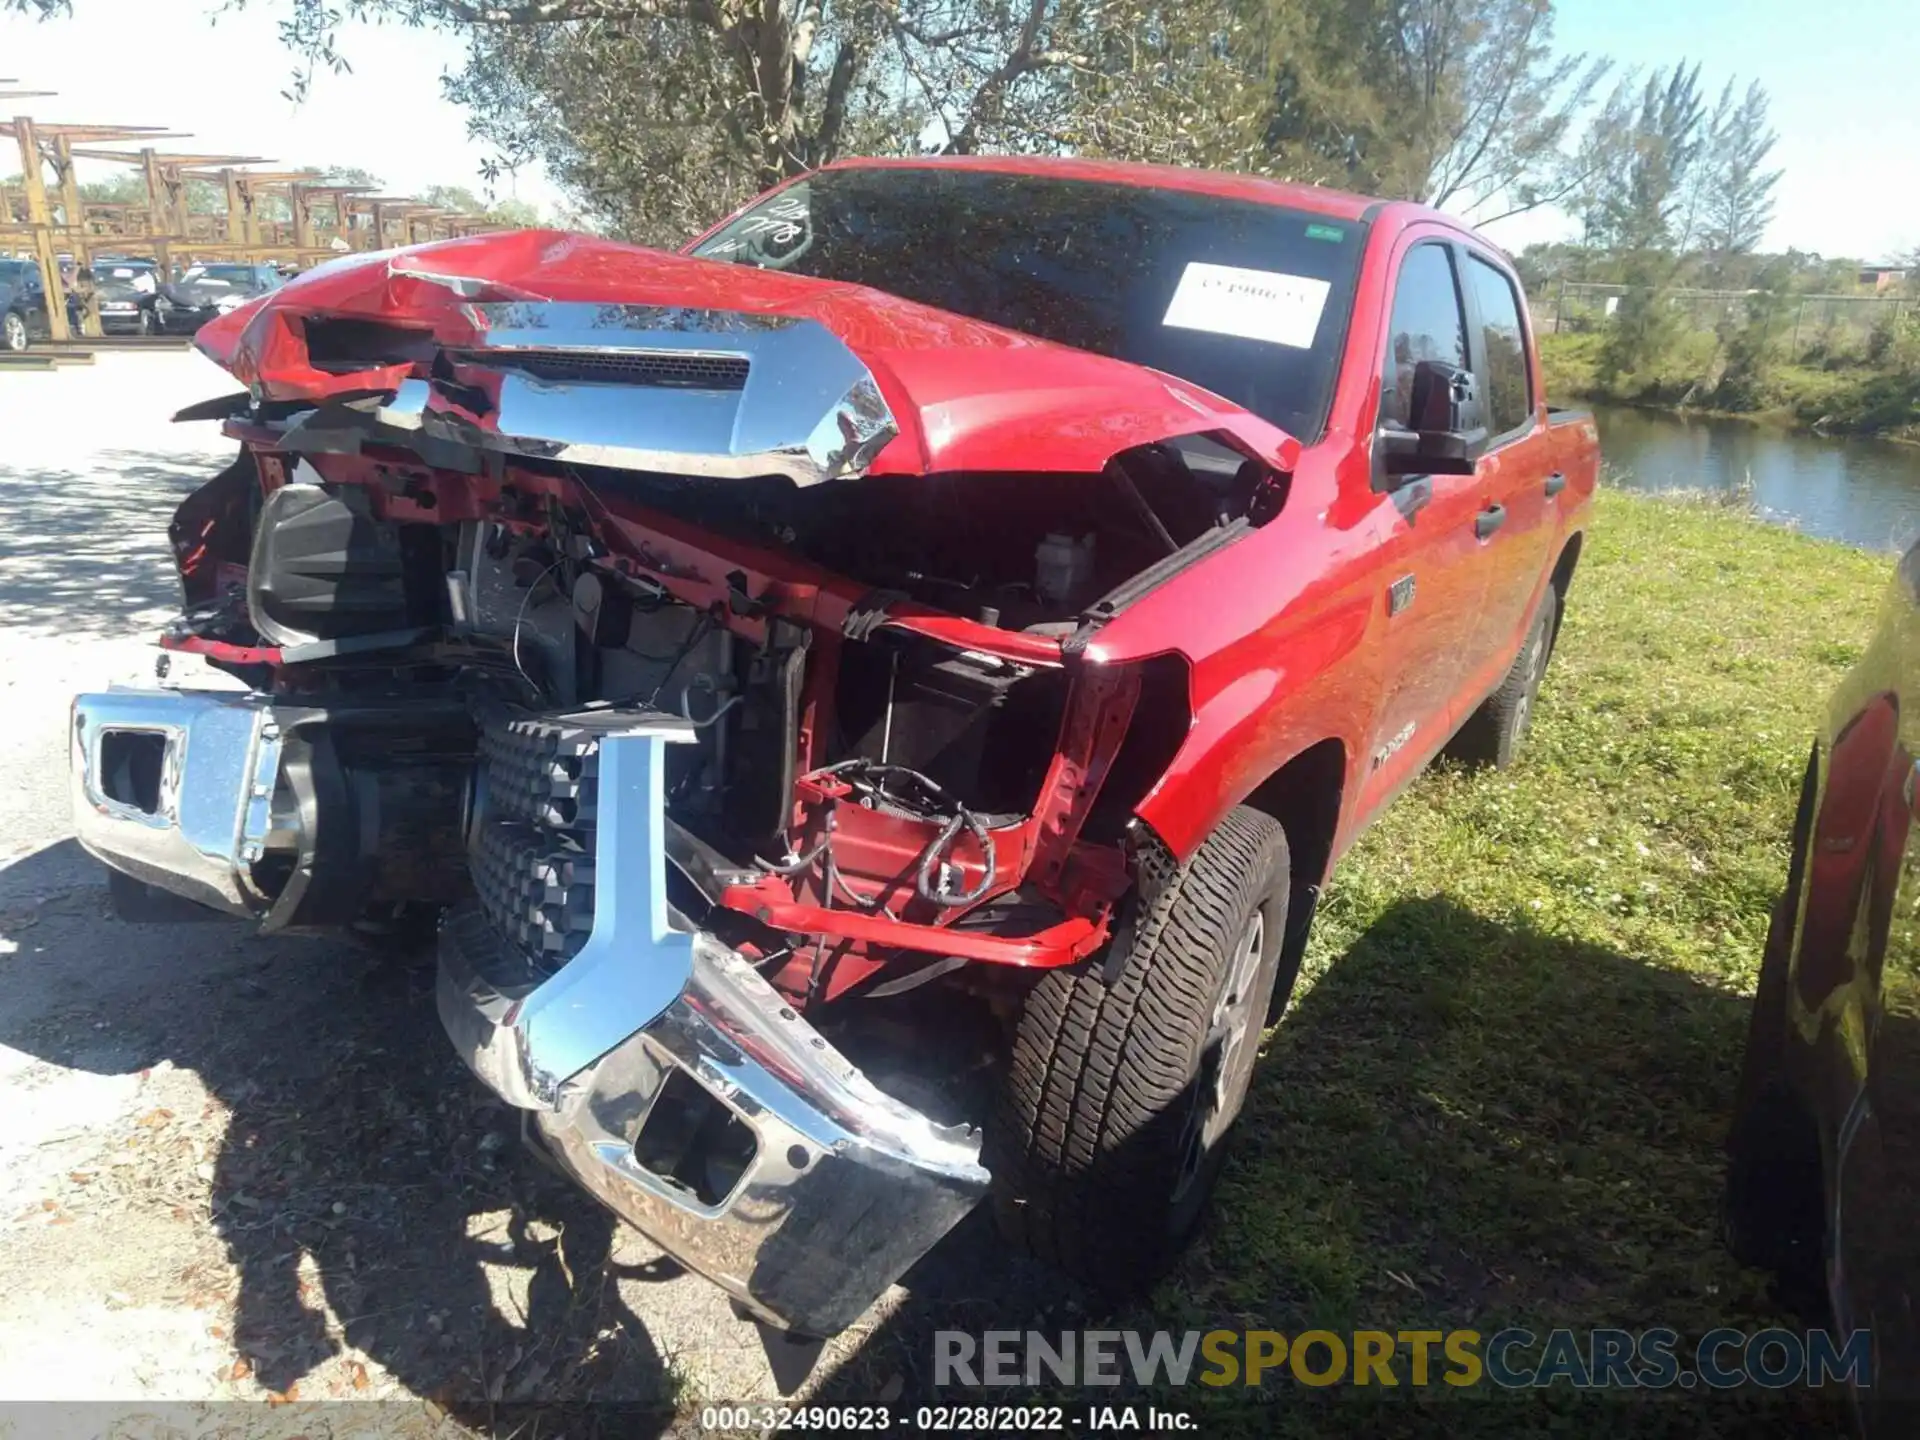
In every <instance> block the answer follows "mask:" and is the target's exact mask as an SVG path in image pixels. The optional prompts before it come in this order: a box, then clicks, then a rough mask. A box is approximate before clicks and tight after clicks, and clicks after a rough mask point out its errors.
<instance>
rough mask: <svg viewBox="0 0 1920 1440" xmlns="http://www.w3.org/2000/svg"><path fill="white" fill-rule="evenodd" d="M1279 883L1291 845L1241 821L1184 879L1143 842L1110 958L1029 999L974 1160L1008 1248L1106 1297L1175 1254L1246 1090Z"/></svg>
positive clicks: (1280, 929)
mask: <svg viewBox="0 0 1920 1440" xmlns="http://www.w3.org/2000/svg"><path fill="white" fill-rule="evenodd" d="M1288 870H1289V866H1288V854H1287V837H1286V832H1285V831H1283V830H1282V829H1281V827H1280V825H1279V823H1278V822H1277V821H1275V820H1273V819H1272V818H1271V817H1270V816H1267V815H1264V814H1262V813H1260V812H1259V811H1257V810H1251V809H1248V808H1246V807H1241V808H1239V809H1236V810H1233V811H1231V812H1230V813H1229V814H1228V815H1227V817H1226V819H1225V820H1223V821H1222V822H1221V823H1220V826H1219V828H1218V829H1216V830H1215V831H1214V832H1213V834H1212V835H1210V836H1209V837H1208V838H1207V840H1206V842H1205V843H1204V844H1203V845H1202V846H1201V847H1200V850H1199V852H1198V853H1197V854H1195V855H1194V857H1193V858H1192V859H1191V860H1189V861H1188V862H1187V863H1186V864H1185V865H1176V864H1175V863H1174V861H1173V858H1172V856H1171V855H1169V854H1168V853H1167V852H1166V851H1165V850H1164V849H1162V848H1160V847H1159V846H1158V845H1157V844H1155V845H1152V846H1150V847H1149V848H1147V849H1145V850H1144V851H1143V852H1142V854H1141V855H1140V858H1139V878H1138V889H1137V892H1136V895H1135V902H1134V907H1133V914H1132V916H1131V918H1130V919H1129V920H1127V921H1126V922H1124V923H1123V924H1122V926H1121V930H1120V933H1119V934H1118V935H1117V936H1116V937H1115V939H1114V941H1113V944H1112V947H1111V950H1110V952H1109V953H1108V954H1106V955H1105V956H1104V957H1102V958H1101V959H1097V960H1094V961H1092V962H1089V963H1087V964H1085V965H1081V966H1077V967H1075V968H1073V969H1071V970H1054V971H1051V972H1049V973H1048V974H1046V975H1045V976H1043V977H1042V978H1041V980H1040V982H1039V983H1038V984H1037V985H1036V986H1035V987H1034V989H1033V990H1032V992H1031V993H1030V994H1029V995H1028V997H1027V1002H1026V1006H1025V1009H1024V1010H1023V1012H1022V1014H1021V1017H1020V1022H1019V1026H1018V1030H1017V1034H1016V1036H1015V1040H1014V1045H1013V1051H1012V1055H1011V1057H1010V1059H1009V1063H1008V1066H1007V1072H1006V1075H1005V1077H1004V1079H1003V1081H1002V1084H1001V1090H1000V1095H999V1101H998V1104H997V1106H996V1108H995V1112H994V1115H993V1119H992V1121H991V1122H990V1123H989V1125H988V1127H987V1132H986V1137H985V1147H984V1153H983V1156H982V1158H983V1160H984V1161H985V1163H986V1165H987V1168H988V1169H989V1170H990V1171H991V1172H992V1174H993V1205H994V1211H995V1215H996V1217H997V1219H998V1220H999V1223H1000V1228H1001V1230H1002V1232H1003V1233H1004V1234H1005V1235H1006V1236H1007V1237H1008V1238H1009V1239H1011V1240H1013V1241H1014V1242H1015V1243H1017V1244H1019V1245H1022V1246H1023V1247H1025V1248H1026V1249H1027V1250H1029V1251H1031V1252H1032V1253H1033V1254H1034V1255H1036V1256H1038V1257H1039V1258H1041V1259H1043V1260H1046V1261H1048V1262H1050V1263H1052V1264H1054V1265H1056V1266H1058V1267H1059V1268H1060V1269H1061V1270H1063V1271H1065V1272H1066V1273H1067V1274H1069V1275H1072V1276H1074V1277H1075V1278H1077V1279H1079V1280H1082V1281H1084V1282H1086V1283H1088V1284H1091V1285H1093V1286H1096V1287H1097V1288H1099V1289H1102V1290H1105V1291H1108V1292H1110V1293H1120V1294H1124V1293H1127V1292H1129V1291H1132V1290H1135V1289H1137V1288H1139V1287H1141V1286H1143V1285H1145V1284H1147V1283H1148V1282H1150V1281H1152V1280H1153V1279H1154V1278H1155V1277H1157V1276H1158V1275H1159V1274H1160V1273H1161V1272H1162V1271H1164V1270H1165V1269H1166V1268H1167V1266H1168V1265H1169V1264H1171V1263H1172V1261H1173V1260H1174V1259H1175V1258H1176V1257H1177V1256H1178V1254H1179V1253H1180V1250H1181V1248H1182V1247H1183V1246H1184V1245H1185V1244H1186V1242H1187V1241H1188V1240H1189V1239H1190V1238H1191V1236H1192V1234H1193V1232H1194V1230H1195V1229H1196V1227H1197V1226H1198V1224H1199V1222H1200V1218H1201V1216H1202V1214H1203V1213H1204V1210H1205V1206H1206V1201H1207V1198H1208V1196H1209V1195H1210V1194H1211V1192H1212V1189H1213V1184H1214V1181H1215V1179H1216V1178H1217V1177H1218V1175H1219V1172H1220V1166H1221V1164H1222V1161H1223V1160H1224V1158H1225V1155H1226V1144H1225V1142H1226V1138H1227V1135H1228V1133H1229V1131H1230V1128H1231V1126H1232V1123H1233V1120H1234V1117H1235V1116H1237V1115H1238V1114H1239V1111H1240V1107H1241V1104H1242V1102H1243V1101H1244V1100H1245V1099H1246V1094H1247V1088H1248V1084H1249V1082H1250V1081H1251V1079H1252V1076H1253V1067H1254V1061H1255V1060H1256V1058H1257V1057H1258V1052H1259V1045H1260V1032H1261V1028H1262V1024H1263V1022H1264V1021H1265V1019H1266V1016H1267V1014H1268V1009H1269V997H1270V996H1272V995H1274V994H1275V990H1276V985H1275V981H1276V970H1277V968H1278V962H1279V959H1280V953H1281V949H1282V945H1283V942H1284V939H1285V935H1286V929H1287V887H1288ZM1292 985H1293V977H1292V976H1288V977H1286V986H1287V989H1288V990H1289V991H1291V989H1292Z"/></svg>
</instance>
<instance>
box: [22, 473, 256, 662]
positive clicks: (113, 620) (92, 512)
mask: <svg viewBox="0 0 1920 1440" xmlns="http://www.w3.org/2000/svg"><path fill="white" fill-rule="evenodd" d="M77 448H80V449H83V450H84V449H85V446H84V444H81V445H79V446H78V447H77ZM85 461H86V464H87V465H88V466H89V467H90V468H86V469H77V468H76V469H64V468H60V467H57V466H51V467H49V466H38V467H36V466H30V465H20V464H8V463H6V462H5V461H4V459H0V488H3V489H4V492H5V495H6V502H7V526H6V533H5V538H4V539H0V626H6V625H17V626H22V627H30V628H33V629H37V630H39V631H41V632H42V633H45V634H54V635H65V636H70V637H74V636H87V635H105V636H117V635H124V634H125V633H126V632H127V630H128V628H129V626H130V625H131V624H133V623H134V622H135V620H136V618H137V617H141V616H143V614H144V613H145V612H149V611H154V610H165V611H168V612H171V611H174V610H177V609H178V608H179V604H180V582H179V580H178V578H177V577H176V576H175V574H174V568H173V557H172V555H171V554H170V553H169V551H168V549H167V544H166V540H165V536H166V532H167V523H168V521H170V520H171V519H172V518H173V511H174V507H175V506H177V505H178V504H179V503H180V502H181V500H183V499H185V498H186V496H187V495H188V494H189V493H191V492H192V491H193V490H195V489H197V488H198V487H199V486H200V485H202V484H204V483H205V482H206V481H207V480H208V479H210V478H211V477H212V476H213V475H214V473H215V472H217V471H218V470H219V468H220V465H221V462H220V461H219V460H218V459H215V458H212V457H211V456H210V455H209V454H207V453H206V452H204V451H193V450H179V451H159V450H104V451H90V452H88V453H87V454H86V456H85Z"/></svg>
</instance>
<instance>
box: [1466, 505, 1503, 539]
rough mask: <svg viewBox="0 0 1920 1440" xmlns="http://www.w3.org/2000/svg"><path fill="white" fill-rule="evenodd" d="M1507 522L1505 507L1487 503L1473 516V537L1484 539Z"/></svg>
mask: <svg viewBox="0 0 1920 1440" xmlns="http://www.w3.org/2000/svg"><path fill="white" fill-rule="evenodd" d="M1506 523H1507V507H1506V506H1504V505H1489V506H1488V507H1487V508H1486V509H1484V510H1482V511H1481V512H1480V513H1479V514H1478V515H1476V516H1474V517H1473V538H1474V539H1476V540H1484V539H1486V538H1487V537H1488V536H1489V535H1491V534H1493V532H1494V531H1496V530H1498V529H1499V528H1500V527H1501V526H1502V525H1504V524H1506Z"/></svg>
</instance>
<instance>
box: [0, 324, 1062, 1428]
mask: <svg viewBox="0 0 1920 1440" xmlns="http://www.w3.org/2000/svg"><path fill="white" fill-rule="evenodd" d="M232 388H233V387H232V383H231V381H230V380H228V378H227V377H226V376H224V375H222V374H221V373H220V372H218V371H217V370H216V369H215V368H214V367H213V366H212V365H211V364H209V363H208V362H206V361H205V360H203V359H201V358H200V357H199V356H197V355H194V354H191V353H186V352H181V353H165V354H154V353H120V354H103V355H102V356H101V357H100V358H99V361H98V364H97V365H96V366H94V367H93V368H90V369H73V370H66V371H60V372H54V373H50V374H25V373H15V374H0V496H3V497H4V499H5V503H6V505H7V525H6V528H5V531H4V538H0V687H4V691H3V693H4V700H0V715H4V716H5V719H6V722H7V723H6V725H5V727H4V730H0V737H3V738H0V1402H5V1401H20V1400H60V1401H99V1400H113V1401H122V1402H129V1401H131V1402H143V1403H145V1402H169V1401H177V1402H192V1403H193V1404H196V1405H200V1406H202V1407H205V1406H207V1404H208V1402H217V1401H222V1400H235V1399H256V1400H258V1399H268V1398H274V1399H280V1400H286V1399H292V1400H294V1401H296V1402H304V1401H311V1400H323V1399H367V1400H372V1399H413V1400H416V1401H417V1402H420V1403H417V1404H415V1405H413V1406H412V1407H411V1412H410V1413H413V1414H414V1415H415V1416H416V1419H417V1422H418V1423H420V1424H423V1425H427V1426H430V1427H435V1428H437V1427H439V1426H440V1425H442V1424H445V1425H448V1426H461V1425H471V1426H480V1427H483V1428H489V1427H490V1428H499V1426H498V1422H499V1421H500V1419H501V1417H502V1416H504V1415H506V1414H508V1413H509V1411H508V1409H506V1408H503V1407H511V1406H514V1405H516V1404H518V1405H523V1406H524V1405H536V1406H550V1405H555V1404H564V1403H568V1402H574V1401H582V1400H594V1401H629V1402H633V1403H634V1404H635V1405H636V1406H638V1407H641V1409H644V1410H648V1411H654V1410H657V1411H658V1412H659V1413H660V1414H661V1415H662V1416H663V1417H664V1416H665V1415H666V1414H667V1413H668V1412H670V1411H673V1410H676V1409H677V1410H679V1411H680V1413H682V1414H685V1413H686V1410H687V1407H688V1406H689V1405H691V1404H694V1403H697V1402H698V1401H700V1400H722V1399H731V1398H742V1399H745V1398H769V1397H772V1396H774V1395H775V1394H776V1393H778V1389H779V1385H778V1383H777V1382H776V1377H775V1375H774V1373H773V1371H772V1370H771V1369H770V1367H769V1363H768V1360H767V1358H766V1356H765V1351H764V1347H763V1344H762V1341H761V1337H760V1336H759V1334H758V1333H757V1332H756V1331H755V1330H754V1329H753V1328H752V1327H750V1326H748V1325H746V1324H743V1323H742V1322H740V1321H738V1320H736V1319H735V1318H734V1316H733V1315H732V1314H731V1312H730V1311H729V1309H728V1307H727V1305H726V1303H725V1302H724V1300H723V1299H722V1297H721V1296H720V1294H719V1292H718V1291H716V1290H714V1289H713V1288H712V1287H710V1286H709V1285H707V1284H706V1283H705V1282H704V1281H702V1280H700V1279H699V1278H697V1277H694V1276H690V1275H686V1274H683V1273H681V1272H680V1271H679V1269H678V1267H676V1266H675V1265H674V1264H673V1263H672V1262H671V1261H669V1260H667V1259H666V1258H665V1257H664V1256H662V1255H661V1254H660V1253H659V1252H658V1251H656V1250H655V1249H653V1248H652V1247H651V1246H650V1245H649V1244H648V1243H647V1242H646V1241H645V1240H644V1239H642V1238H641V1237H640V1236H639V1235H637V1234H635V1233H634V1232H633V1231H631V1230H629V1229H626V1228H625V1227H623V1226H621V1225H619V1224H617V1223H616V1222H615V1221H614V1220H613V1219H612V1218H611V1217H610V1216H609V1215H608V1214H606V1213H605V1212H604V1211H602V1210H600V1209H599V1208H598V1207H597V1206H595V1205H594V1204H592V1203H591V1202H590V1201H588V1200H586V1199H584V1198H583V1197H581V1196H579V1195H578V1194H576V1193H575V1191H574V1190H573V1188H572V1186H571V1185H570V1184H568V1183H567V1182H565V1181H563V1180H561V1179H559V1178H558V1177H556V1176H553V1175H552V1174H550V1173H549V1172H548V1171H546V1170H545V1169H544V1168H542V1167H541V1166H540V1165H539V1164H538V1163H537V1162H536V1161H534V1159H533V1158H532V1157H531V1155H529V1154H528V1153H526V1152H525V1151H524V1150H523V1149H522V1147H521V1146H520V1144H519V1142H518V1140H517V1138H516V1121H515V1117H514V1116H513V1114H512V1113H511V1112H510V1111H508V1110H507V1109H506V1108H505V1107H502V1106H500V1105H498V1104H496V1103H494V1102H493V1101H492V1100H491V1097H490V1096H489V1095H488V1094H487V1093H486V1092H484V1091H483V1090H482V1088H481V1087H480V1085H479V1084H478V1082H476V1081H474V1080H473V1079H472V1077H471V1076H470V1075H469V1074H468V1073H467V1072H466V1070H465V1069H464V1067H463V1066H462V1065H461V1064H460V1063H459V1061H458V1060H457V1058H456V1057H455V1056H454V1054H453V1052H452V1050H451V1047H449V1046H448V1045H447V1044H446V1042H445V1040H444V1038H443V1036H442V1035H441V1033H440V1029H439V1025H438V1022H437V1020H436V1018H435V1015H434V1008H433V996H432V971H431V965H430V962H429V963H427V964H426V965H422V964H420V963H418V962H395V961H392V960H388V959H384V958H379V957H375V956H372V955H369V954H367V953H364V952H363V951H361V950H360V949H358V948H356V947H351V946H347V945H345V944H341V943H334V942H322V941H315V940H293V939H284V938H282V939H275V940H262V939H260V938H258V937H256V936H255V935H254V934H253V933H252V932H251V930H250V928H249V927H247V926H245V925H242V924H240V923H238V922H227V921H224V920H212V921H208V922H205V923H198V924H185V925H152V926H147V925H143V926H131V925H126V924H123V923H121V922H119V921H118V920H116V919H115V918H114V917H113V916H112V914H111V911H110V909H109V906H108V901H107V891H106V886H105V879H104V872H103V871H102V870H101V869H100V867H99V866H98V865H97V864H96V863H95V862H93V861H92V860H91V859H90V858H89V857H87V856H86V855H85V854H84V853H83V852H81V851H80V850H79V848H78V847H77V846H76V845H75V844H74V842H73V840H72V839H71V829H70V826H69V822H68V800H67V790H66V786H67V754H66V724H67V703H68V699H69V697H70V696H71V695H72V694H73V692H74V691H76V690H81V689H91V688H100V687H102V686H104V685H106V684H107V683H109V682H115V681H119V682H128V683H152V681H153V665H154V659H155V656H156V655H157V653H158V652H157V651H155V650H154V649H153V648H151V646H150V644H149V643H148V640H147V637H148V636H150V635H151V632H152V630H153V629H154V627H155V625H156V623H157V622H158V621H160V620H162V619H164V618H165V617H166V616H167V615H169V614H171V613H172V612H173V609H174V608H175V602H176V597H177V591H176V588H175V584H174V579H173V575H172V570H171V566H170V563H169V561H168V557H167V550H166V543H165V527H166V522H167V518H168V516H169V515H170V513H171V511H172V509H173V507H174V506H175V505H176V504H177V503H178V501H179V499H180V497H181V496H182V495H184V494H185V493H186V492H187V491H189V490H191V489H192V488H193V487H194V486H195V485H197V484H199V483H200V482H201V481H202V480H203V479H204V478H206V476H207V475H209V474H210V473H211V472H212V470H213V469H215V468H217V466H218V465H219V464H220V463H223V457H224V456H225V455H226V454H228V453H229V452H230V450H231V442H228V441H225V440H223V439H222V438H221V436H220V435H219V434H218V432H217V429H216V427H214V426H212V425H210V424H193V425H184V426H175V425H172V424H170V423H169V420H168V417H169V416H170V415H171V414H172V413H173V411H174V410H175V409H177V408H178V407H180V406H182V405H185V404H188V403H190V402H192V401H196V400H202V399H206V398H209V397H210V396H213V395H218V394H221V393H224V392H226V391H228V390H231V389H232ZM216 678H218V677H216ZM183 679H188V680H189V683H192V677H190V676H188V674H187V672H186V670H185V668H184V667H181V666H176V667H175V669H174V673H173V676H172V680H171V683H180V682H181V681H182V680H183ZM980 1218H981V1217H978V1216H976V1217H974V1219H973V1220H972V1221H970V1222H969V1223H968V1225H967V1226H964V1227H962V1229H961V1231H959V1232H956V1234H955V1236H954V1237H952V1238H951V1239H950V1240H949V1242H948V1243H947V1244H945V1245H943V1246H942V1247H941V1248H940V1250H938V1251H936V1253H935V1255H934V1256H933V1257H930V1259H929V1261H928V1262H926V1263H925V1264H923V1266H922V1267H920V1269H919V1270H917V1271H916V1272H915V1274H914V1275H913V1276H911V1277H909V1283H908V1286H907V1287H906V1288H902V1287H895V1290H894V1292H893V1293H892V1294H890V1295H889V1296H888V1297H886V1298H885V1299H883V1301H882V1302H881V1304H880V1305H878V1306H876V1308H875V1310H874V1312H873V1313H872V1314H871V1315H870V1316H869V1317H868V1318H867V1320H866V1321H865V1322H863V1324H862V1325H861V1326H859V1327H856V1328H855V1329H854V1330H853V1331H850V1332H849V1333H848V1334H847V1335H845V1336H843V1337H841V1338H840V1339H839V1340H837V1341H836V1342H834V1344H833V1345H832V1346H830V1347H829V1348H828V1349H827V1351H826V1353H825V1354H823V1355H821V1356H820V1357H819V1358H818V1361H817V1364H816V1365H815V1367H814V1369H813V1370H812V1372H811V1379H810V1381H809V1382H808V1385H809V1387H810V1393H814V1394H817V1395H821V1396H823V1397H832V1398H842V1399H848V1400H871V1399H874V1398H877V1397H881V1396H884V1397H885V1398H889V1399H890V1398H893V1397H894V1396H896V1395H898V1394H900V1393H901V1391H902V1389H903V1388H909V1389H915V1390H917V1389H918V1388H919V1385H920V1384H921V1383H922V1377H921V1375H920V1374H919V1373H918V1372H919V1369H920V1367H922V1366H924V1365H925V1364H926V1363H927V1361H928V1359H929V1358H930V1355H931V1348H930V1344H929V1343H928V1339H929V1337H928V1336H927V1334H926V1331H927V1330H928V1329H929V1328H931V1327H932V1326H933V1325H935V1324H939V1323H956V1324H971V1325H975V1326H977V1325H980V1324H983V1323H987V1322H990V1321H999V1322H1001V1323H1014V1324H1025V1323H1028V1322H1029V1320H1031V1319H1033V1318H1035V1316H1036V1309H1037V1308H1039V1300H1038V1298H1037V1297H1040V1296H1043V1295H1045V1296H1047V1297H1048V1299H1049V1301H1050V1302H1058V1301H1059V1300H1060V1297H1059V1294H1058V1286H1057V1285H1050V1284H1049V1282H1047V1281H1046V1280H1045V1278H1044V1277H1041V1276H1038V1275H1034V1274H1030V1273H1027V1272H1025V1271H1023V1270H1021V1269H1019V1268H1018V1267H1013V1266H1011V1263H1010V1262H1009V1261H1007V1260H1006V1259H1005V1258H1004V1257H1003V1256H1001V1255H1000V1254H999V1252H998V1251H997V1249H995V1247H993V1246H992V1245H991V1242H990V1241H989V1240H988V1239H987V1238H986V1236H985V1234H984V1228H983V1226H982V1225H981V1224H980V1223H978V1222H979V1221H980ZM1065 1303H1068V1304H1071V1303H1072V1302H1071V1301H1070V1300H1069V1301H1067V1302H1065ZM784 1358H785V1360H786V1361H789V1362H802V1363H803V1362H804V1361H805V1359H806V1358H808V1357H806V1356H804V1355H787V1356H785V1357H784ZM789 1383H791V1381H789ZM401 1408H402V1409H405V1408H407V1407H401ZM207 1413H213V1412H212V1411H211V1410H209V1411H208V1412H207ZM221 1413H227V1412H224V1411H223V1412H221ZM267 1413H268V1407H261V1411H260V1414H261V1415H262V1416H265V1415H266V1414H267ZM275 1413H280V1412H275ZM393 1413H397V1412H393ZM638 1413H640V1412H639V1411H638V1410H636V1411H634V1412H630V1414H638ZM285 1414H286V1415H287V1416H288V1417H290V1416H291V1411H288V1412H285ZM43 1418H44V1417H43ZM663 1423H664V1421H663ZM623 1428H626V1429H628V1430H629V1431H631V1429H632V1428H634V1427H632V1426H626V1427H623ZM652 1428H658V1425H655V1426H653V1427H652Z"/></svg>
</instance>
